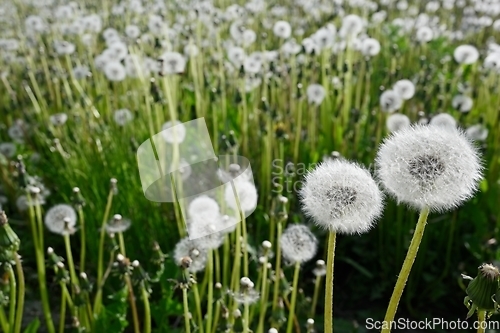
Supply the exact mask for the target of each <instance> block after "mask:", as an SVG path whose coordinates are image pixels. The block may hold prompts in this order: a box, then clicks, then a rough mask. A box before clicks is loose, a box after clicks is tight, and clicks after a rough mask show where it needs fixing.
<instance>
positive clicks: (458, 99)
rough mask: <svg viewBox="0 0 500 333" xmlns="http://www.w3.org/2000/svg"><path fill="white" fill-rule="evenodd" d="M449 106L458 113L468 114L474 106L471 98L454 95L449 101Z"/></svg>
mask: <svg viewBox="0 0 500 333" xmlns="http://www.w3.org/2000/svg"><path fill="white" fill-rule="evenodd" d="M451 105H452V106H453V108H455V109H456V110H458V111H460V112H464V113H466V112H469V111H470V110H471V109H472V106H473V105H474V102H473V101H472V98H470V97H469V96H466V95H456V96H454V97H453V99H452V100H451Z"/></svg>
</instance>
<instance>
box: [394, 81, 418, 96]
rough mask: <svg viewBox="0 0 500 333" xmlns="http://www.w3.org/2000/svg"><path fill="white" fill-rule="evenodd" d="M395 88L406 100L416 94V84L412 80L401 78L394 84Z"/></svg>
mask: <svg viewBox="0 0 500 333" xmlns="http://www.w3.org/2000/svg"><path fill="white" fill-rule="evenodd" d="M393 89H394V91H396V92H397V93H398V94H399V96H401V98H402V99H404V100H409V99H410V98H412V97H413V95H415V85H414V84H413V82H411V81H410V80H406V79H405V80H399V81H398V82H396V83H395V84H394V87H393Z"/></svg>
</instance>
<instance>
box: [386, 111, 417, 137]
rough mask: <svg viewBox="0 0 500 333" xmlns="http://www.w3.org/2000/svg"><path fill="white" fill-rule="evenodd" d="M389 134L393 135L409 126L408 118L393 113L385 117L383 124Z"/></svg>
mask: <svg viewBox="0 0 500 333" xmlns="http://www.w3.org/2000/svg"><path fill="white" fill-rule="evenodd" d="M385 124H386V126H387V129H388V130H389V132H391V133H393V132H396V131H399V130H400V129H402V128H405V127H408V126H410V125H411V121H410V118H408V116H407V115H404V114H401V113H393V114H391V115H389V117H387V120H386V122H385Z"/></svg>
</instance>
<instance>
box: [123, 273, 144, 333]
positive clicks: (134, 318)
mask: <svg viewBox="0 0 500 333" xmlns="http://www.w3.org/2000/svg"><path fill="white" fill-rule="evenodd" d="M125 282H126V283H127V288H128V297H129V301H130V307H131V310H132V321H133V324H134V333H140V332H141V330H140V328H139V315H138V314H137V306H136V305H135V296H134V289H133V288H132V281H130V276H128V275H127V274H126V275H125Z"/></svg>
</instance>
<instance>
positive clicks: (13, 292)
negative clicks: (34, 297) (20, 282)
mask: <svg viewBox="0 0 500 333" xmlns="http://www.w3.org/2000/svg"><path fill="white" fill-rule="evenodd" d="M7 270H8V275H9V287H10V296H9V327H10V328H12V327H14V323H15V320H16V311H15V308H16V300H17V285H16V276H15V275H14V270H13V269H12V266H11V265H8V268H7Z"/></svg>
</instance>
